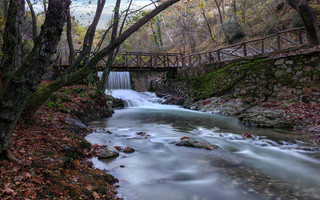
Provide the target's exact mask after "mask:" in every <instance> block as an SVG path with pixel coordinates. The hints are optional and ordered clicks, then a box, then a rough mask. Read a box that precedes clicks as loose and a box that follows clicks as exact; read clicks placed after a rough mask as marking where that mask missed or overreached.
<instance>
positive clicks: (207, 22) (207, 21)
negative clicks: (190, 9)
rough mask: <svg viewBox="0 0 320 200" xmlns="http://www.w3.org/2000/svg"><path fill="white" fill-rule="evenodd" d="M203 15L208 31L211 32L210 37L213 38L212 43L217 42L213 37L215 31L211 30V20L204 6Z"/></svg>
mask: <svg viewBox="0 0 320 200" xmlns="http://www.w3.org/2000/svg"><path fill="white" fill-rule="evenodd" d="M202 15H203V17H204V19H205V20H206V25H207V28H208V31H209V34H210V38H211V41H212V43H213V44H214V43H216V40H215V39H214V38H213V32H212V30H211V27H210V23H209V20H208V18H207V16H206V13H205V12H204V9H203V8H202Z"/></svg>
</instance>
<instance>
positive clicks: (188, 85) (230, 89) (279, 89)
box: [152, 51, 320, 102]
mask: <svg viewBox="0 0 320 200" xmlns="http://www.w3.org/2000/svg"><path fill="white" fill-rule="evenodd" d="M152 88H153V90H154V91H158V92H161V93H171V94H175V95H179V96H183V97H186V98H193V99H204V98H209V97H212V96H222V95H230V96H231V97H238V98H239V97H240V98H241V97H252V98H257V99H259V100H270V99H275V100H293V101H304V102H320V52H319V51H312V52H307V53H304V54H299V55H292V56H286V57H278V58H259V59H255V60H248V61H237V62H233V63H220V64H213V65H207V66H206V65H201V66H198V67H196V68H194V69H193V70H192V69H190V68H189V69H185V70H180V71H179V74H178V78H176V79H162V80H160V81H154V82H153V83H152Z"/></svg>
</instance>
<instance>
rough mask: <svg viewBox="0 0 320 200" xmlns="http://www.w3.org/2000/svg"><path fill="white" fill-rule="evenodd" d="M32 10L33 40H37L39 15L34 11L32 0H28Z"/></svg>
mask: <svg viewBox="0 0 320 200" xmlns="http://www.w3.org/2000/svg"><path fill="white" fill-rule="evenodd" d="M27 3H28V6H29V9H30V12H31V17H32V39H33V42H35V41H36V40H37V37H38V31H37V17H36V13H35V12H34V9H33V6H32V4H31V1H30V0H27Z"/></svg>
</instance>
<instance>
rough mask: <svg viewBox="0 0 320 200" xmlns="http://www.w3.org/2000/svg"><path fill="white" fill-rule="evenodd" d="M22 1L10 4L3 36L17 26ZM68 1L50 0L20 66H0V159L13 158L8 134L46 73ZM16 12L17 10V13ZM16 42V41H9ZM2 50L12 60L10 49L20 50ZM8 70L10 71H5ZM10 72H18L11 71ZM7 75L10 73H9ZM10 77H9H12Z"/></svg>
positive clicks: (61, 27) (15, 64) (9, 134)
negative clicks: (0, 77)
mask: <svg viewBox="0 0 320 200" xmlns="http://www.w3.org/2000/svg"><path fill="white" fill-rule="evenodd" d="M22 5H24V0H15V1H10V5H9V11H8V17H7V19H8V21H7V24H6V29H5V34H4V36H5V37H9V36H6V34H7V35H9V33H8V29H7V27H11V26H12V25H13V24H16V23H17V20H19V19H18V18H17V16H16V15H15V13H16V12H18V13H19V12H21V11H22V10H24V6H22ZM69 5H70V0H49V6H48V10H47V15H46V18H45V22H44V24H43V26H42V27H41V32H40V35H39V36H38V38H37V40H36V43H35V46H34V48H33V49H32V51H31V53H30V54H29V55H28V56H27V58H26V59H25V60H24V61H23V62H22V63H21V64H20V65H19V63H16V62H9V64H10V65H9V66H7V67H4V66H1V68H0V73H1V74H2V75H5V77H6V79H5V80H2V81H5V82H6V84H5V85H4V84H3V86H4V87H3V88H2V89H1V90H0V158H1V159H3V158H13V157H12V156H11V155H10V151H9V148H10V146H11V143H12V141H11V133H12V130H13V127H14V125H15V123H16V121H17V119H18V117H19V116H20V114H21V112H22V110H23V108H24V106H25V104H26V103H27V101H28V99H29V98H30V96H31V94H32V93H33V92H34V91H35V89H36V87H37V86H38V84H39V83H40V81H41V78H42V75H43V74H44V73H45V71H46V68H47V66H48V65H49V63H50V61H51V58H52V56H53V55H54V53H55V51H56V47H57V45H58V42H59V40H60V36H61V33H62V31H63V27H64V24H65V21H66V16H67V10H68V9H69ZM16 10H17V11H16ZM17 29H18V27H11V32H14V33H15V32H16V31H17ZM11 42H15V41H11ZM8 46H9V47H10V48H9V47H8V48H3V53H4V57H7V58H9V59H10V58H11V59H12V57H11V56H10V54H11V53H12V49H16V48H21V47H20V44H16V43H11V44H8ZM7 68H9V69H7ZM13 69H17V70H15V71H13ZM9 72H10V73H9ZM11 74H12V75H11Z"/></svg>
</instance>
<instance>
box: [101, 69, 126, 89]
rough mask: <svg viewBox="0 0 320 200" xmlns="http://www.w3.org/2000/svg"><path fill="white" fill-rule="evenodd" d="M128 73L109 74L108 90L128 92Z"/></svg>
mask: <svg viewBox="0 0 320 200" xmlns="http://www.w3.org/2000/svg"><path fill="white" fill-rule="evenodd" d="M130 81H131V80H130V73H129V72H110V74H109V78H108V85H107V88H108V89H123V90H130V89H131V83H130Z"/></svg>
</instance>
